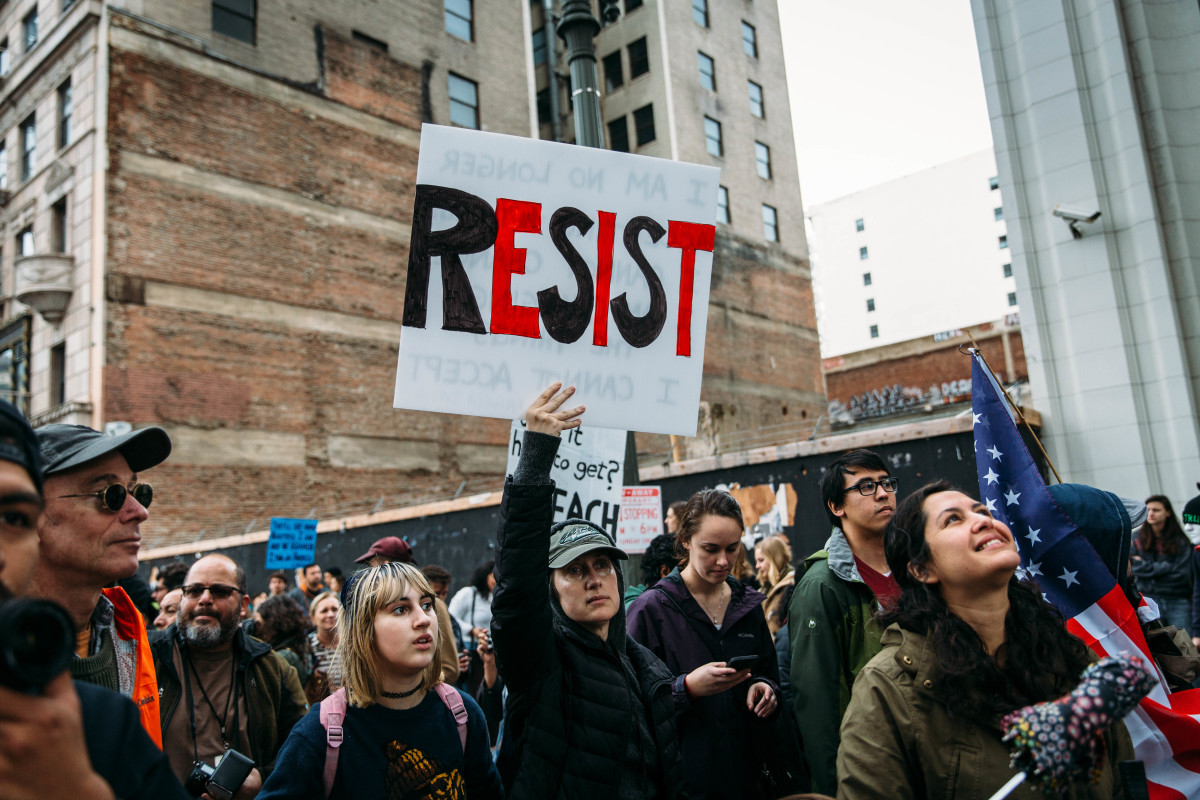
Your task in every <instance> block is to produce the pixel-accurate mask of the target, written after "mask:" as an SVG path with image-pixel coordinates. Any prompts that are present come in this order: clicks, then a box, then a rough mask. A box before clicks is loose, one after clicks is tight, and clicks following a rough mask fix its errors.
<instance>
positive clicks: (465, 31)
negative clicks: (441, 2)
mask: <svg viewBox="0 0 1200 800" xmlns="http://www.w3.org/2000/svg"><path fill="white" fill-rule="evenodd" d="M471 3H472V0H445V4H446V5H445V8H446V33H449V34H450V35H451V36H457V37H458V38H460V39H463V40H464V41H468V42H473V41H475V36H474V35H473V31H472V30H471V23H472V21H473V20H474V19H475V14H474V13H473V12H474V9H472V8H471Z"/></svg>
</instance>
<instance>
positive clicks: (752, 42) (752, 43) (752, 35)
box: [742, 21, 758, 58]
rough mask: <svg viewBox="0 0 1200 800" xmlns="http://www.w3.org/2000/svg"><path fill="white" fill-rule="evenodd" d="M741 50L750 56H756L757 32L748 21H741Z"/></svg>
mask: <svg viewBox="0 0 1200 800" xmlns="http://www.w3.org/2000/svg"><path fill="white" fill-rule="evenodd" d="M742 50H743V51H745V53H746V55H748V56H750V57H751V58H758V32H757V31H755V30H754V26H753V25H751V24H750V23H749V22H744V21H743V22H742Z"/></svg>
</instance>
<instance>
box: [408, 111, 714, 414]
mask: <svg viewBox="0 0 1200 800" xmlns="http://www.w3.org/2000/svg"><path fill="white" fill-rule="evenodd" d="M719 175H720V173H719V170H717V169H716V168H714V167H702V166H697V165H695V164H683V163H679V162H676V161H667V160H664V159H658V158H648V157H645V156H635V155H630V154H628V153H615V152H610V151H607V150H598V149H595V148H589V147H578V146H575V145H567V144H562V143H559V142H544V141H538V140H536V139H525V138H522V137H517V136H503V135H500V134H495V133H484V132H481V131H471V130H465V129H462V128H447V127H440V126H436V125H425V126H423V127H422V129H421V153H420V158H419V161H418V164H417V188H416V195H415V198H414V201H413V226H412V233H411V236H410V239H409V260H408V278H407V283H406V286H405V297H404V318H403V327H402V331H401V334H400V354H399V360H398V362H397V369H396V392H395V398H394V405H395V406H396V407H397V408H410V409H417V410H423V411H443V412H450V413H456V414H472V415H476V416H486V417H506V418H508V419H513V418H516V417H520V416H521V415H522V414H523V413H524V411H525V409H526V407H527V406H528V405H529V403H530V402H531V401H532V400H533V399H534V398H535V397H536V396H537V395H538V393H539V392H541V391H542V389H544V388H545V387H546V385H547V384H549V383H551V382H552V381H555V380H559V381H562V382H563V383H564V384H573V385H575V386H576V387H577V389H578V392H577V394H576V396H575V398H573V399H572V401H571V402H572V404H575V403H582V404H584V405H586V406H587V408H588V412H587V419H586V422H587V424H588V425H589V426H591V427H599V428H613V429H619V430H626V429H628V428H629V427H630V423H631V422H635V421H636V424H637V430H640V431H646V432H652V433H674V434H681V435H685V436H693V435H695V433H696V421H697V413H698V409H699V403H700V380H701V373H702V371H703V365H704V333H705V325H706V323H707V318H708V294H709V282H710V279H711V276H712V250H713V247H714V241H715V231H716V226H715V221H716V203H717V190H718V181H719Z"/></svg>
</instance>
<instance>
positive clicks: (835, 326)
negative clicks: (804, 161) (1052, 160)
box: [808, 150, 1017, 358]
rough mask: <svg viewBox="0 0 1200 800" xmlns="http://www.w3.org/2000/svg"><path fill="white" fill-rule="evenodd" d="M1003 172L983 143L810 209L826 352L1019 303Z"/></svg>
mask: <svg viewBox="0 0 1200 800" xmlns="http://www.w3.org/2000/svg"><path fill="white" fill-rule="evenodd" d="M996 175H997V173H996V162H995V158H994V157H993V154H992V151H991V150H984V151H982V152H979V153H975V154H973V155H969V156H965V157H963V158H960V159H957V160H955V161H950V162H948V163H946V164H940V165H938V166H936V167H932V168H930V169H926V170H922V171H920V172H914V173H913V174H911V175H906V176H904V177H902V178H897V179H896V180H893V181H888V182H887V183H882V184H879V185H878V186H872V187H870V188H868V189H864V190H862V191H860V192H855V193H854V194H850V195H846V196H845V197H840V198H838V199H836V200H831V201H830V202H828V203H823V204H821V205H817V206H812V207H810V208H809V209H808V213H809V218H810V221H811V225H812V241H811V242H810V248H811V259H812V265H813V291H814V292H815V294H816V303H817V328H818V329H819V330H820V333H821V356H822V357H823V358H829V357H830V356H837V355H842V354H845V353H851V352H856V351H859V350H867V349H869V348H873V347H879V346H881V345H886V344H895V343H896V342H903V341H907V340H909V339H917V338H920V337H922V336H929V335H932V334H937V333H940V332H942V331H950V330H955V329H965V328H966V327H967V326H969V325H975V324H978V323H980V322H986V321H989V320H995V319H1000V318H1003V317H1005V316H1006V315H1008V314H1011V313H1014V312H1016V311H1017V293H1016V285H1015V281H1014V280H1013V277H1012V274H1013V267H1012V256H1011V251H1010V250H1009V249H1008V239H1007V233H1008V229H1007V226H1006V224H1005V221H1004V217H1005V208H1004V204H1003V202H1002V201H1001V192H1000V189H999V186H998V183H997V179H996Z"/></svg>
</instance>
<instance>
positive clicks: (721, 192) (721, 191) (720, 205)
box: [717, 186, 730, 225]
mask: <svg viewBox="0 0 1200 800" xmlns="http://www.w3.org/2000/svg"><path fill="white" fill-rule="evenodd" d="M729 220H730V216H729V190H728V189H726V188H725V187H724V186H718V187H717V222H724V223H725V224H726V225H728V224H729Z"/></svg>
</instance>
